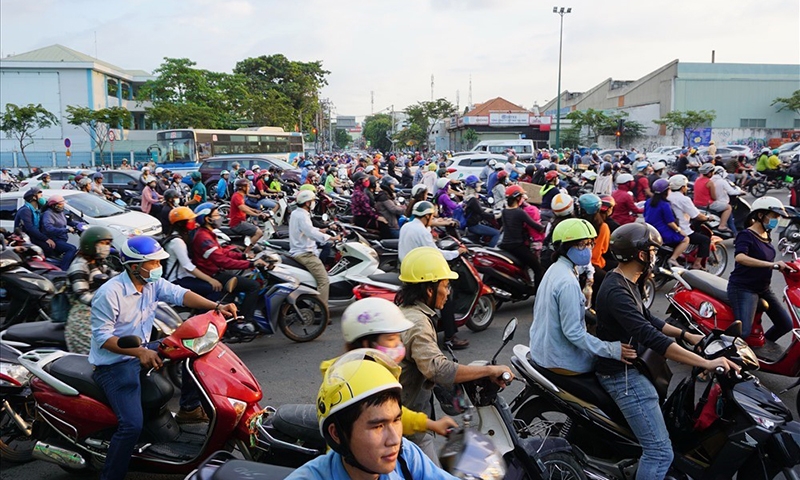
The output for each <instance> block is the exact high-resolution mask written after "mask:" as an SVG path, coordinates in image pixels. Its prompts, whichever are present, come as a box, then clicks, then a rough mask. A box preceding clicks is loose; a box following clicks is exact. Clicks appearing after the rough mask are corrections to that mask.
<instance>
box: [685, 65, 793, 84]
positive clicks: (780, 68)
mask: <svg viewBox="0 0 800 480" xmlns="http://www.w3.org/2000/svg"><path fill="white" fill-rule="evenodd" d="M678 78H681V79H733V78H742V79H744V78H748V79H766V80H797V81H798V82H800V65H797V64H794V65H791V64H786V65H781V64H764V63H691V62H680V63H678Z"/></svg>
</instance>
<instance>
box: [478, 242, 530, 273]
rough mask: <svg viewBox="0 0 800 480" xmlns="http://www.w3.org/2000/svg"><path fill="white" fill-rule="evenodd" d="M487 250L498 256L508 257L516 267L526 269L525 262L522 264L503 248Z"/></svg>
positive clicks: (487, 248)
mask: <svg viewBox="0 0 800 480" xmlns="http://www.w3.org/2000/svg"><path fill="white" fill-rule="evenodd" d="M486 250H489V251H490V252H493V253H494V254H496V255H502V256H504V257H506V258H507V259H509V260H511V262H512V263H513V264H514V265H516V266H518V267H520V268H523V267H525V263H524V262H522V261H521V260H520V259H519V258H517V257H516V256H514V254H513V253H509V252H507V251H506V250H503V249H502V248H489V247H486Z"/></svg>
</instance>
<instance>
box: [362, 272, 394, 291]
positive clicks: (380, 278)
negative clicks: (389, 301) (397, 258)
mask: <svg viewBox="0 0 800 480" xmlns="http://www.w3.org/2000/svg"><path fill="white" fill-rule="evenodd" d="M367 278H369V279H370V280H374V281H376V282H379V283H388V284H389V285H397V286H398V287H402V286H403V282H401V281H400V274H399V273H397V272H389V273H375V274H372V275H370V276H368V277H367Z"/></svg>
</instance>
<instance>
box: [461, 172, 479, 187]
mask: <svg viewBox="0 0 800 480" xmlns="http://www.w3.org/2000/svg"><path fill="white" fill-rule="evenodd" d="M479 183H481V180H480V179H479V178H478V177H476V176H475V175H470V176H469V177H467V178H466V179H465V180H464V185H466V186H468V187H470V188H475V187H476V186H478V184H479Z"/></svg>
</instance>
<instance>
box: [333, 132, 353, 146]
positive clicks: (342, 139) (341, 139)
mask: <svg viewBox="0 0 800 480" xmlns="http://www.w3.org/2000/svg"><path fill="white" fill-rule="evenodd" d="M333 140H334V142H335V143H336V146H337V147H339V148H345V147H346V146H348V145H349V144H350V142H351V141H352V140H351V139H350V134H349V133H347V130H345V129H343V128H337V129H336V135H334V138H333Z"/></svg>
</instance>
